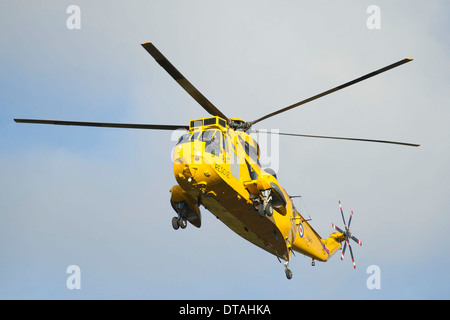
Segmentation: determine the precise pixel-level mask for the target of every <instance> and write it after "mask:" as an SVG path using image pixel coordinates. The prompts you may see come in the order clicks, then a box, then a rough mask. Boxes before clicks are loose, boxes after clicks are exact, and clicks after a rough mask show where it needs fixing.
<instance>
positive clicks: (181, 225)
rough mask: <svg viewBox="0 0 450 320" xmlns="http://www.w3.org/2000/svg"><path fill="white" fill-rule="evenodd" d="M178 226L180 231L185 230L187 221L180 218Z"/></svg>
mask: <svg viewBox="0 0 450 320" xmlns="http://www.w3.org/2000/svg"><path fill="white" fill-rule="evenodd" d="M178 224H179V225H180V227H181V229H186V227H187V220H186V219H183V218H181V219H180V220H179V221H178Z"/></svg>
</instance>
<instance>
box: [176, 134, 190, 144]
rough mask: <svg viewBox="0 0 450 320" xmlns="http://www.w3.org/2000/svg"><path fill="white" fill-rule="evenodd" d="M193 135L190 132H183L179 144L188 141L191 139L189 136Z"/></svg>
mask: <svg viewBox="0 0 450 320" xmlns="http://www.w3.org/2000/svg"><path fill="white" fill-rule="evenodd" d="M190 136H191V133H190V132H186V133H185V134H183V135H182V136H181V137H180V139H178V142H177V145H179V144H182V143H185V142H188V141H189V137H190Z"/></svg>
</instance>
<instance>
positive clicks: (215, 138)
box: [199, 130, 221, 156]
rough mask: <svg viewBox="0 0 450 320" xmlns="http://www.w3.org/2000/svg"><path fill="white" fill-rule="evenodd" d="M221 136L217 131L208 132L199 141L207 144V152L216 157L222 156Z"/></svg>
mask: <svg viewBox="0 0 450 320" xmlns="http://www.w3.org/2000/svg"><path fill="white" fill-rule="evenodd" d="M220 136H221V135H220V133H219V131H217V130H206V131H203V132H202V135H201V136H200V138H199V140H200V141H203V142H205V152H207V153H211V154H213V155H215V156H219V155H220Z"/></svg>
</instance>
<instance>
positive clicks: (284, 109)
mask: <svg viewBox="0 0 450 320" xmlns="http://www.w3.org/2000/svg"><path fill="white" fill-rule="evenodd" d="M412 60H413V59H410V58H406V59H403V60H400V61H398V62H396V63H393V64H391V65H388V66H387V67H384V68H381V69H378V70H376V71H373V72H371V73H368V74H366V75H364V76H362V77H359V78H357V79H355V80H352V81H349V82H346V83H344V84H342V85H340V86H337V87H335V88H333V89H330V90H327V91H324V92H322V93H319V94H316V95H315V96H312V97H310V98H308V99H305V100H302V101H300V102H297V103H294V104H293V105H290V106H288V107H286V108H283V109H280V110H277V111H275V112H272V113H269V114H268V115H265V116H264V117H261V118H259V119H256V120H255V121H251V122H250V125H254V124H255V123H257V122H260V121H262V120H265V119H267V118H270V117H273V116H275V115H277V114H280V113H282V112H285V111H288V110H291V109H293V108H296V107H298V106H301V105H303V104H305V103H308V102H311V101H313V100H316V99H319V98H321V97H323V96H326V95H328V94H330V93H333V92H336V91H338V90H341V89H344V88H346V87H348V86H351V85H354V84H356V83H358V82H360V81H363V80H366V79H369V78H371V77H373V76H376V75H377V74H380V73H383V72H385V71H388V70H390V69H393V68H395V67H398V66H400V65H402V64H404V63H407V62H410V61H412Z"/></svg>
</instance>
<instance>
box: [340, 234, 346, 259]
mask: <svg viewBox="0 0 450 320" xmlns="http://www.w3.org/2000/svg"><path fill="white" fill-rule="evenodd" d="M345 249H347V239H345V243H344V250H342V254H341V260H342V261H344V255H345Z"/></svg>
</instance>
